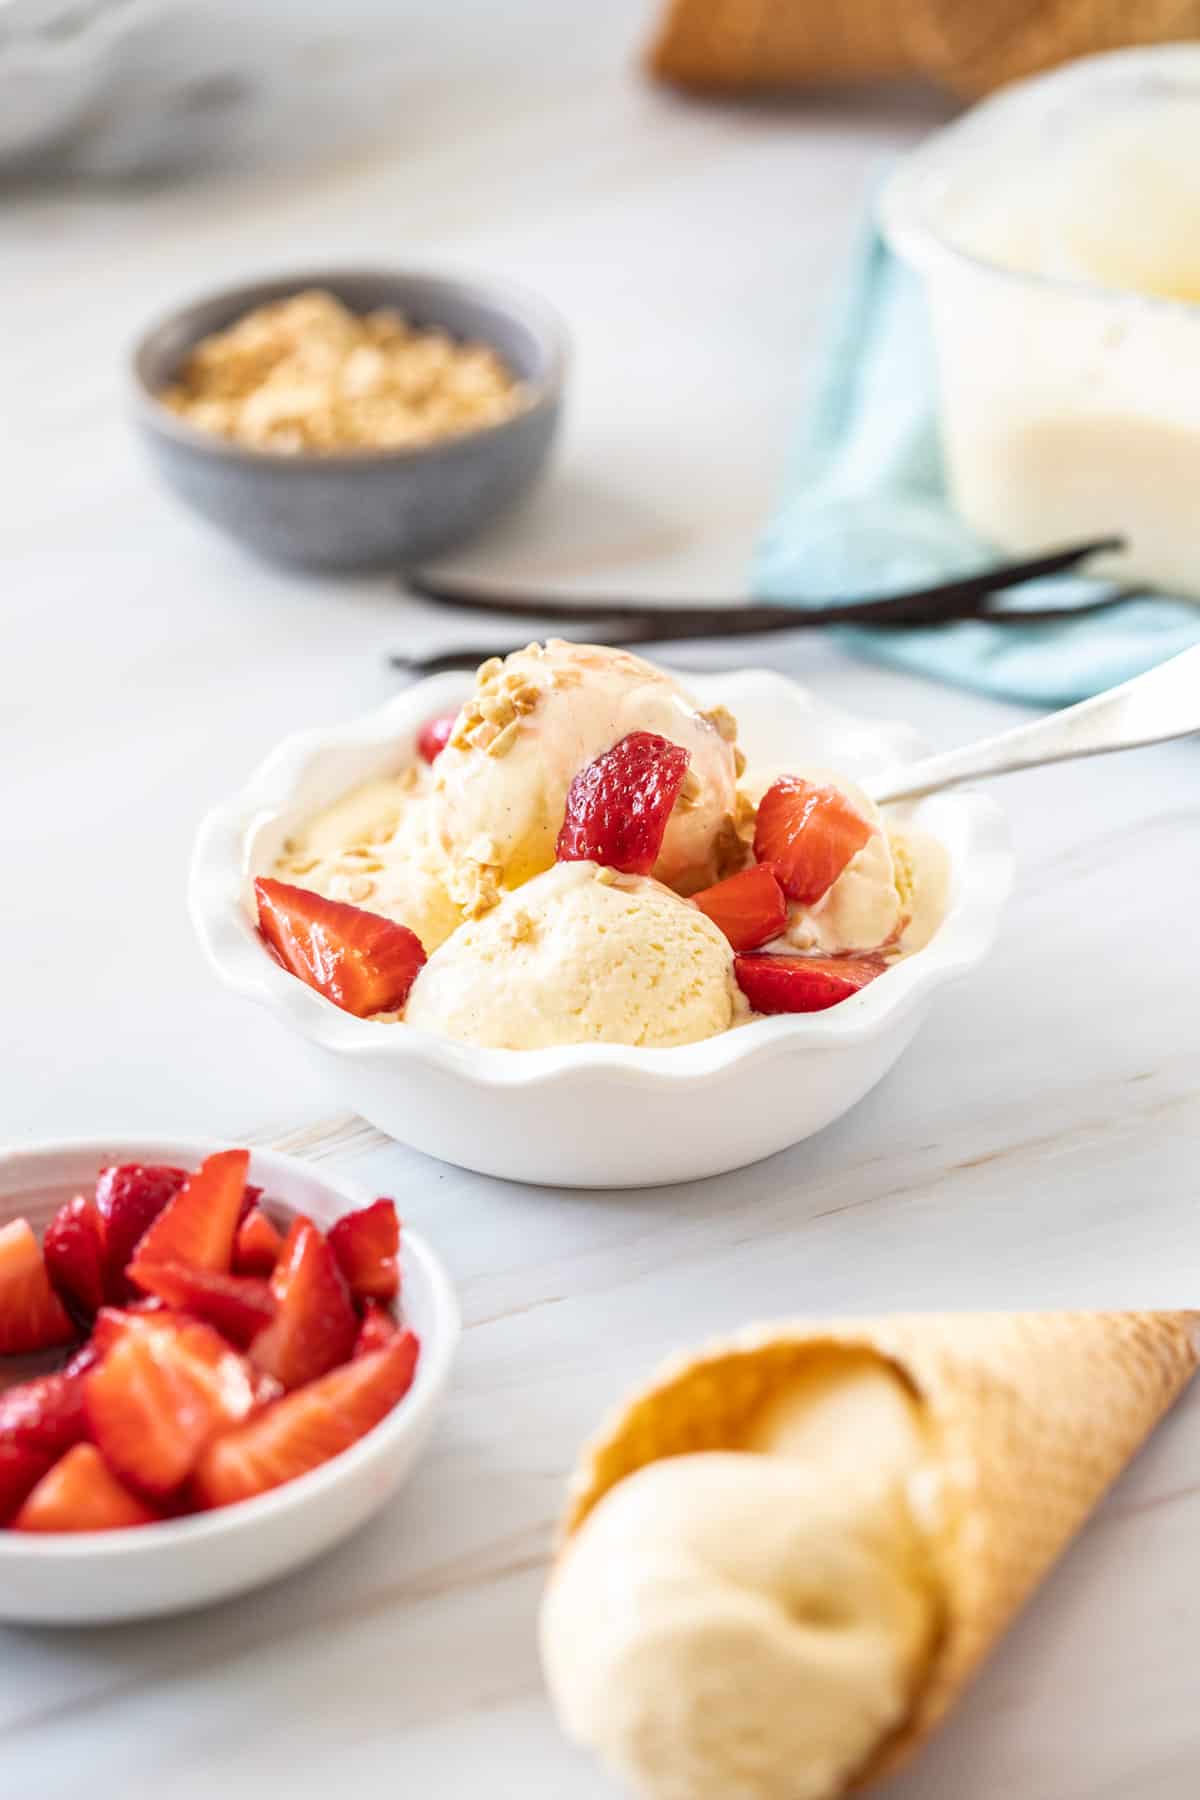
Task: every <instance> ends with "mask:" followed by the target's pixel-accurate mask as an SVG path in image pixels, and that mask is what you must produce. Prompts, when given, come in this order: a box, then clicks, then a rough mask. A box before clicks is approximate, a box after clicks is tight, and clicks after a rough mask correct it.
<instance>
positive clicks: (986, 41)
mask: <svg viewBox="0 0 1200 1800" xmlns="http://www.w3.org/2000/svg"><path fill="white" fill-rule="evenodd" d="M1198 35H1200V0H1138V3H1137V4H1136V5H1135V4H1134V3H1133V0H907V4H906V5H904V6H900V5H897V4H895V0H668V4H667V7H666V11H665V13H664V16H663V19H662V22H661V24H660V26H659V30H658V34H657V37H656V38H655V40H654V42H653V44H652V46H651V49H650V52H649V63H650V67H651V69H652V70H653V72H654V73H655V74H656V75H658V76H660V77H661V78H662V79H663V80H664V81H672V82H677V83H678V84H679V85H681V86H683V87H694V88H714V89H727V90H730V89H738V88H782V87H789V86H805V85H812V84H815V83H819V82H821V81H845V80H847V79H850V80H852V79H854V78H855V77H859V78H861V79H863V80H871V79H875V78H878V77H879V76H882V75H900V74H906V73H907V74H914V75H918V74H919V75H926V76H929V77H930V78H932V79H933V80H936V81H940V82H942V83H943V84H944V85H945V86H947V87H949V88H952V89H953V90H954V91H955V92H956V93H959V94H963V95H966V96H968V97H970V96H975V95H979V94H986V93H989V92H990V91H991V90H992V89H993V88H996V87H999V86H1001V85H1002V84H1003V83H1004V82H1006V81H1014V80H1016V79H1018V78H1019V77H1021V76H1024V75H1032V74H1034V73H1036V72H1037V71H1038V70H1040V69H1048V68H1053V67H1054V66H1055V65H1056V64H1058V63H1062V62H1066V61H1068V60H1069V59H1070V58H1071V57H1075V56H1088V55H1092V54H1094V53H1095V52H1098V51H1101V50H1116V49H1120V48H1122V47H1123V46H1125V45H1131V44H1162V43H1169V42H1172V41H1174V40H1176V39H1182V38H1193V37H1196V36H1198Z"/></svg>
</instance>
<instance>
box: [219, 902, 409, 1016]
mask: <svg viewBox="0 0 1200 1800" xmlns="http://www.w3.org/2000/svg"><path fill="white" fill-rule="evenodd" d="M254 892H255V894H256V896H257V898H258V924H259V930H260V931H261V932H262V934H263V937H264V938H265V939H266V942H267V947H268V949H269V950H270V951H271V952H272V954H273V955H274V957H275V959H276V961H277V962H280V963H282V965H283V967H284V968H285V969H287V970H288V972H289V973H290V974H292V975H296V976H298V977H299V978H300V980H301V981H306V982H307V983H308V985H309V987H311V988H316V990H317V992H318V993H319V994H324V996H325V998H326V999H327V1000H332V1001H333V1004H334V1005H335V1006H340V1007H341V1008H342V1010H343V1011H344V1012H348V1013H353V1014H354V1015H355V1017H356V1018H359V1019H369V1018H370V1017H371V1015H372V1013H379V1012H397V1011H399V1009H400V1007H402V1006H403V1005H404V1002H405V1001H406V1000H407V999H408V991H409V989H410V988H411V987H412V984H413V982H414V981H415V980H416V978H417V973H418V971H419V970H420V968H421V967H422V965H423V963H424V961H425V952H424V950H423V949H422V948H421V940H420V938H419V937H418V936H417V935H416V933H415V932H413V931H410V930H409V929H408V926H407V925H398V924H397V923H396V922H395V920H394V919H383V918H380V916H379V914H378V913H371V912H364V911H363V910H362V908H361V907H359V906H347V905H346V903H345V902H344V901H342V900H326V899H325V898H324V896H323V895H321V894H314V893H310V891H309V890H308V889H307V888H299V887H289V886H288V884H287V883H286V882H283V881H268V880H266V879H260V880H258V881H256V882H255V884H254Z"/></svg>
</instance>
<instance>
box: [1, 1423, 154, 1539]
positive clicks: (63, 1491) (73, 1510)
mask: <svg viewBox="0 0 1200 1800" xmlns="http://www.w3.org/2000/svg"><path fill="white" fill-rule="evenodd" d="M158 1516H159V1515H158V1514H157V1513H156V1512H154V1511H152V1510H151V1508H150V1507H148V1506H147V1505H146V1503H145V1502H144V1501H143V1500H139V1499H138V1497H137V1495H136V1494H131V1493H130V1491H129V1489H128V1488H127V1487H125V1486H124V1484H123V1483H122V1482H120V1481H118V1479H117V1477H116V1476H115V1475H114V1474H113V1472H112V1470H111V1469H110V1468H108V1467H107V1466H106V1464H105V1461H104V1458H103V1457H102V1456H101V1454H100V1452H99V1451H98V1450H97V1449H96V1447H95V1445H94V1444H76V1446H75V1448H74V1449H73V1450H68V1451H67V1454H66V1455H65V1456H64V1457H63V1458H62V1460H61V1462H57V1463H55V1465H54V1467H53V1468H52V1469H51V1470H50V1472H49V1474H47V1475H43V1477H42V1479H41V1480H40V1481H39V1482H38V1484H37V1486H36V1487H35V1488H34V1490H33V1492H32V1493H31V1494H30V1496H29V1498H28V1499H27V1500H26V1502H25V1504H24V1506H23V1507H22V1508H21V1510H20V1512H19V1513H18V1514H17V1516H16V1518H15V1519H14V1520H13V1529H14V1530H15V1531H123V1530H124V1529H125V1528H126V1527H127V1526H130V1525H152V1524H153V1523H154V1521H155V1520H156V1519H157V1518H158Z"/></svg>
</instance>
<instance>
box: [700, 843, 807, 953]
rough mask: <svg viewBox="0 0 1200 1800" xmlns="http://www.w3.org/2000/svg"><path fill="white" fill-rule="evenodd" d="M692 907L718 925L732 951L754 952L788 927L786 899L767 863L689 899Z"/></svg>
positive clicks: (732, 876)
mask: <svg viewBox="0 0 1200 1800" xmlns="http://www.w3.org/2000/svg"><path fill="white" fill-rule="evenodd" d="M692 904H693V905H694V906H698V907H699V908H700V911H701V912H702V913H707V915H708V917H709V918H710V919H711V920H712V922H713V924H714V925H719V926H720V927H721V930H722V931H723V932H724V933H725V936H726V937H727V938H728V939H729V942H730V943H731V944H732V945H733V948H734V949H735V950H757V949H758V947H759V945H760V944H766V943H769V942H770V940H771V939H772V938H773V937H778V936H779V934H780V932H781V931H782V930H783V929H784V927H785V926H786V924H787V916H788V915H787V895H786V894H785V893H784V891H783V889H782V888H781V887H780V885H779V877H778V876H777V875H776V873H775V871H774V869H773V868H772V867H771V865H770V863H755V865H754V867H753V868H752V869H743V870H742V871H741V872H740V874H737V875H730V876H729V878H728V880H726V881H718V882H717V883H716V885H715V886H714V887H708V888H704V889H703V890H702V891H701V892H700V893H699V894H693V895H692Z"/></svg>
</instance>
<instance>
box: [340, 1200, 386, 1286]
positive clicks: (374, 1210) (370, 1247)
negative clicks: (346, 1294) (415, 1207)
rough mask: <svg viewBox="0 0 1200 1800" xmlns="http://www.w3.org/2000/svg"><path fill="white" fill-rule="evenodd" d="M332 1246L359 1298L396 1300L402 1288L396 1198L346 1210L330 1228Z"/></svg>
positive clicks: (342, 1269) (343, 1271) (341, 1267)
mask: <svg viewBox="0 0 1200 1800" xmlns="http://www.w3.org/2000/svg"><path fill="white" fill-rule="evenodd" d="M329 1248H330V1249H331V1250H332V1251H333V1254H334V1255H335V1256H336V1257H337V1260H338V1266H339V1268H340V1269H341V1271H342V1274H343V1275H344V1276H345V1277H346V1280H347V1282H348V1283H349V1287H350V1292H351V1293H352V1294H353V1295H354V1298H355V1299H356V1300H394V1299H395V1297H396V1295H397V1294H398V1293H399V1291H400V1265H399V1262H398V1261H397V1258H398V1257H399V1254H400V1221H399V1219H398V1218H397V1217H396V1204H395V1201H393V1200H376V1201H375V1202H374V1204H373V1205H371V1206H364V1207H363V1208H362V1209H361V1210H360V1211H359V1212H350V1213H346V1214H345V1215H344V1216H343V1217H342V1218H340V1219H339V1220H338V1222H337V1224H336V1225H331V1226H330V1228H329Z"/></svg>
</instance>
